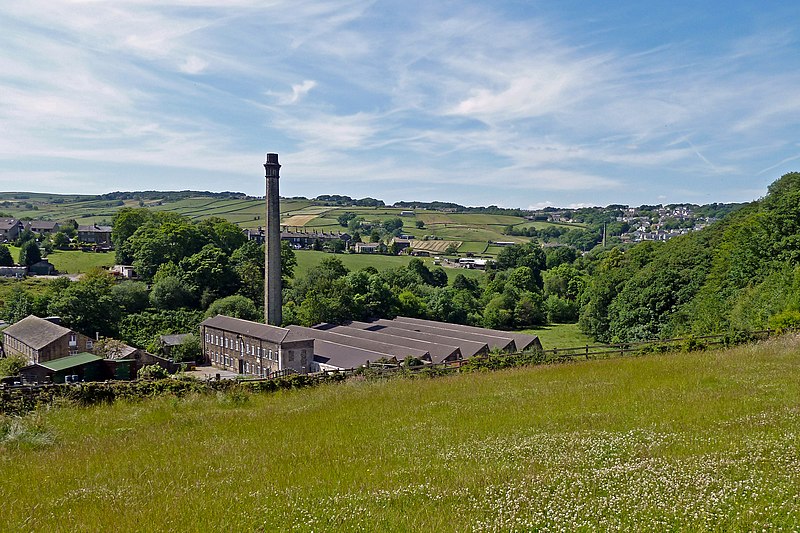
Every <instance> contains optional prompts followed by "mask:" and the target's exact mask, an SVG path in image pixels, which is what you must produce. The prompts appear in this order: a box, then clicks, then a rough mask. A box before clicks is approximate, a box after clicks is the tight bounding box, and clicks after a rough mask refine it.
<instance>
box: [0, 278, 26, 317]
mask: <svg viewBox="0 0 800 533" xmlns="http://www.w3.org/2000/svg"><path fill="white" fill-rule="evenodd" d="M33 310H34V308H33V297H32V296H31V295H30V294H28V292H27V291H26V290H25V289H23V288H22V287H20V286H18V285H17V286H14V288H13V289H11V294H9V296H8V297H7V298H6V301H5V305H4V306H3V307H2V309H0V316H2V317H3V320H7V321H8V322H10V323H11V324H13V323H15V322H19V321H20V320H22V319H23V318H25V317H26V316H28V315H31V314H33Z"/></svg>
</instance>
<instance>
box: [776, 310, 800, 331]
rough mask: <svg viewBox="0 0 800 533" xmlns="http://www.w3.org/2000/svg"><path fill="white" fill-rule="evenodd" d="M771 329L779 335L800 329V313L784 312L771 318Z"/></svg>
mask: <svg viewBox="0 0 800 533" xmlns="http://www.w3.org/2000/svg"><path fill="white" fill-rule="evenodd" d="M769 327H770V329H774V330H775V331H776V332H778V333H785V332H786V331H789V330H794V329H798V328H800V311H784V312H782V313H778V314H777V315H773V316H771V317H770V319H769Z"/></svg>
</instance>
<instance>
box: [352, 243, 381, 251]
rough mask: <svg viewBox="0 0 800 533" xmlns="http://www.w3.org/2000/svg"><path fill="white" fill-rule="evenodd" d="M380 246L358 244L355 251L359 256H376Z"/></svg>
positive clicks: (376, 244) (377, 244) (378, 244)
mask: <svg viewBox="0 0 800 533" xmlns="http://www.w3.org/2000/svg"><path fill="white" fill-rule="evenodd" d="M380 245H381V243H379V242H357V243H356V244H355V246H354V247H353V249H354V250H355V251H356V253H357V254H376V253H378V248H380Z"/></svg>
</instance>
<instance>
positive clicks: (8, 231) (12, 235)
mask: <svg viewBox="0 0 800 533" xmlns="http://www.w3.org/2000/svg"><path fill="white" fill-rule="evenodd" d="M24 230H25V224H24V223H23V222H22V221H20V220H17V219H16V218H0V242H11V241H13V240H16V238H17V237H18V236H19V234H20V233H22V231H24Z"/></svg>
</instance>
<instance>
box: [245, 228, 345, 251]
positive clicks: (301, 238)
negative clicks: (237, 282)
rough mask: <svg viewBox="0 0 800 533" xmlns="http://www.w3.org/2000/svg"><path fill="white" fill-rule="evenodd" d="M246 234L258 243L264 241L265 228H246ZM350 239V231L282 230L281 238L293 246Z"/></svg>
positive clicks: (298, 246) (307, 245)
mask: <svg viewBox="0 0 800 533" xmlns="http://www.w3.org/2000/svg"><path fill="white" fill-rule="evenodd" d="M244 234H245V235H246V236H247V239H248V240H251V241H256V242H257V243H258V244H263V243H264V228H257V229H254V230H253V229H246V230H244ZM350 239H351V237H350V235H349V234H348V233H343V232H340V231H337V232H333V231H331V232H325V231H289V230H284V231H281V240H282V241H287V242H288V243H289V244H291V245H292V247H293V248H311V247H312V246H314V244H315V243H317V242H319V243H320V244H325V243H326V242H330V241H336V240H339V241H343V242H345V243H348V242H350Z"/></svg>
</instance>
